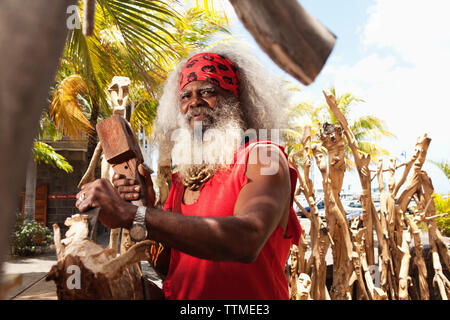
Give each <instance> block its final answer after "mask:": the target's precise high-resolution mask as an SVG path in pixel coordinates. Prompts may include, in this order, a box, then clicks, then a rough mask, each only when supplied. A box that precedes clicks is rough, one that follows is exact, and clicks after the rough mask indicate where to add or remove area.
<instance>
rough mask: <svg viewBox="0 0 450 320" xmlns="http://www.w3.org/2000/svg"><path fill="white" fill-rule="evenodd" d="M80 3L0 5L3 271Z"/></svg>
mask: <svg viewBox="0 0 450 320" xmlns="http://www.w3.org/2000/svg"><path fill="white" fill-rule="evenodd" d="M75 2H76V1H74V0H45V1H44V0H21V1H17V0H2V1H0V43H1V44H2V45H1V46H0V70H1V73H0V88H1V89H0V150H1V152H0V168H1V169H0V181H2V182H3V183H1V184H0V201H1V204H2V210H1V211H0V257H1V258H0V259H1V260H0V267H1V262H3V258H4V257H5V255H6V252H7V250H8V244H9V235H10V234H11V230H12V228H13V225H14V217H15V211H16V205H17V199H18V195H19V191H20V188H21V187H22V183H23V181H24V180H25V172H26V171H25V170H24V168H25V167H26V165H27V162H28V161H29V158H30V154H31V153H30V150H31V146H32V143H33V138H34V137H35V136H36V135H37V133H38V128H39V117H40V115H41V112H42V108H43V107H44V106H45V105H46V100H47V98H48V91H49V87H50V85H51V84H52V82H53V81H54V76H55V71H56V68H57V65H58V58H59V57H60V56H61V52H62V50H63V47H64V42H65V38H66V35H67V26H66V19H67V17H68V16H67V14H66V12H67V8H68V6H69V5H70V4H73V3H75Z"/></svg>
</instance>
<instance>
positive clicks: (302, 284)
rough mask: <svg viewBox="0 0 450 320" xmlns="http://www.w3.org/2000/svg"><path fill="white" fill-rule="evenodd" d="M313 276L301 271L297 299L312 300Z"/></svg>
mask: <svg viewBox="0 0 450 320" xmlns="http://www.w3.org/2000/svg"><path fill="white" fill-rule="evenodd" d="M310 292H311V278H310V277H309V275H307V274H306V273H300V275H299V276H298V280H297V300H312V298H311V294H310Z"/></svg>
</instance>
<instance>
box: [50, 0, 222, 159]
mask: <svg viewBox="0 0 450 320" xmlns="http://www.w3.org/2000/svg"><path fill="white" fill-rule="evenodd" d="M172 3H173V1H165V2H164V1H144V0H139V1H137V0H133V1H131V0H125V1H118V0H98V1H97V9H96V20H95V21H96V25H95V30H94V35H93V36H91V37H85V36H84V35H83V34H82V32H81V30H80V29H74V30H71V31H70V32H69V34H68V38H67V43H66V47H65V50H64V54H63V57H62V59H61V63H60V68H59V72H58V76H57V79H56V80H57V82H58V83H59V86H58V87H57V89H56V90H55V91H54V95H53V99H52V103H51V104H50V107H49V114H50V115H51V117H52V119H53V121H54V123H55V126H57V127H58V128H59V129H60V130H62V131H64V132H65V133H66V134H69V135H79V134H81V135H82V134H86V133H88V134H89V142H88V158H90V156H91V155H92V153H93V150H94V148H95V145H96V135H95V131H93V128H94V127H95V124H96V123H97V121H98V120H99V119H101V118H102V117H107V116H109V115H110V114H111V110H110V107H109V104H108V96H107V93H106V91H105V90H104V88H106V87H107V86H108V84H109V83H110V81H111V79H112V77H113V76H114V75H122V76H127V77H129V78H130V79H131V81H132V86H131V87H130V101H132V102H133V104H134V105H133V111H134V112H133V115H132V117H131V124H132V126H133V129H134V130H135V131H138V129H139V127H144V128H146V129H147V132H148V133H150V132H151V123H152V121H153V119H154V117H155V114H156V107H157V95H158V92H157V88H158V86H159V85H160V84H161V83H162V82H163V81H164V80H165V78H166V75H167V72H168V71H169V70H171V69H172V68H173V67H174V65H175V64H176V62H177V61H178V60H179V59H180V58H181V57H183V56H185V55H186V54H187V53H188V52H189V51H191V50H192V49H193V48H196V47H201V46H204V45H205V44H207V43H208V41H210V39H211V36H212V35H213V34H214V33H216V32H227V30H226V29H225V28H224V25H226V17H224V16H223V14H221V13H218V12H213V11H211V5H210V4H209V3H204V4H203V6H204V8H200V7H197V6H194V7H193V8H191V9H189V10H187V11H186V12H184V14H180V13H178V12H176V11H175V10H174V9H172V8H171V7H170V5H171V4H172ZM68 76H71V77H72V79H71V78H68ZM65 99H66V100H65ZM66 102H67V103H66ZM77 106H78V108H77ZM83 108H84V110H83ZM64 109H69V110H64ZM77 110H78V111H77ZM83 111H84V112H83ZM87 122H89V124H90V125H87Z"/></svg>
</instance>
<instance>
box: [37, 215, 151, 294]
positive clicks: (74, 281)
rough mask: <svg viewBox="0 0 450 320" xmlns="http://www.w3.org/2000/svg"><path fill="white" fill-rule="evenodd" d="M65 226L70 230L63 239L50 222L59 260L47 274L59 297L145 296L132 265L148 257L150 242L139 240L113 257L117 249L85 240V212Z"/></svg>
mask: <svg viewBox="0 0 450 320" xmlns="http://www.w3.org/2000/svg"><path fill="white" fill-rule="evenodd" d="M65 225H67V226H69V230H68V231H67V232H66V238H65V239H63V240H61V234H60V229H59V227H58V225H57V224H54V225H53V231H54V241H55V248H56V255H57V258H58V261H57V264H56V265H54V266H53V267H52V269H51V270H50V272H49V273H48V275H47V277H46V280H47V281H51V280H53V281H55V283H56V288H57V289H56V293H57V296H58V299H61V300H71V299H83V300H89V299H108V300H110V299H127V300H136V299H137V300H139V299H143V298H144V295H143V287H142V280H141V275H140V272H139V270H135V266H136V264H137V263H138V262H139V261H142V260H147V259H149V253H148V252H149V250H148V248H149V247H150V245H152V244H153V241H150V240H146V241H142V242H140V243H138V244H136V245H134V246H132V247H131V248H130V249H129V250H128V251H127V252H126V253H124V254H122V255H120V256H117V257H116V250H114V249H110V248H107V249H104V248H102V247H101V246H100V245H98V244H96V243H95V242H93V241H91V240H87V236H88V222H87V215H83V214H76V215H73V216H72V217H71V218H67V219H66V222H65Z"/></svg>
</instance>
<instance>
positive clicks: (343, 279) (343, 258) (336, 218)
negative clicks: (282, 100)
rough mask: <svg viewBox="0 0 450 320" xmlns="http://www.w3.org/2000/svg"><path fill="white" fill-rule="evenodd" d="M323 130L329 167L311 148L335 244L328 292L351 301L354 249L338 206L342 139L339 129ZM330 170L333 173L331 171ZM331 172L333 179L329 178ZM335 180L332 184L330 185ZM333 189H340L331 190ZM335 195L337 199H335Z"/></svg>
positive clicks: (342, 149) (328, 126)
mask: <svg viewBox="0 0 450 320" xmlns="http://www.w3.org/2000/svg"><path fill="white" fill-rule="evenodd" d="M324 128H325V129H324V130H321V131H320V133H319V137H320V139H321V140H322V143H323V144H324V145H325V146H326V147H329V148H330V149H329V153H328V165H327V161H326V158H325V155H324V153H323V152H322V150H321V148H320V145H318V144H314V145H313V147H312V151H313V154H314V157H315V159H316V163H317V165H318V167H319V170H320V173H321V174H322V185H323V192H324V202H325V218H326V220H327V225H328V227H329V230H330V234H331V237H332V239H333V242H334V246H333V285H332V289H331V292H330V296H331V298H332V299H339V300H344V299H347V300H350V299H351V292H350V291H351V288H350V286H349V282H350V277H351V275H352V273H353V263H352V254H353V245H352V242H351V239H350V233H349V230H348V226H347V220H346V218H345V213H344V212H343V209H341V208H340V207H342V204H341V206H339V205H338V203H340V199H339V195H338V194H339V192H340V187H341V186H342V180H340V179H343V177H344V176H343V171H344V170H345V165H344V164H343V161H344V139H343V136H342V132H341V128H340V127H334V126H332V127H330V125H328V124H325V125H324ZM331 167H333V169H331ZM331 172H332V173H333V176H331ZM332 180H335V182H334V183H332V182H331V181H332ZM333 186H334V187H335V188H336V187H339V190H334V189H333ZM335 194H336V196H335Z"/></svg>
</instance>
